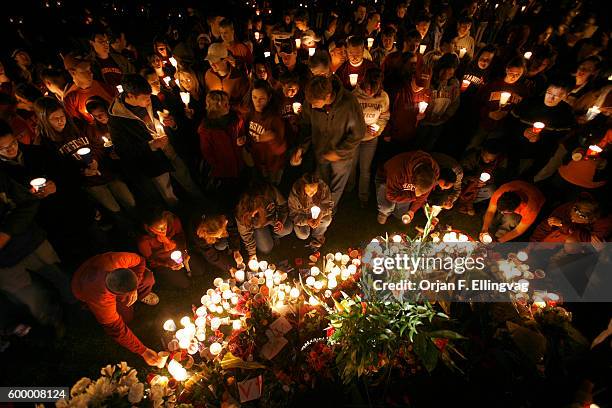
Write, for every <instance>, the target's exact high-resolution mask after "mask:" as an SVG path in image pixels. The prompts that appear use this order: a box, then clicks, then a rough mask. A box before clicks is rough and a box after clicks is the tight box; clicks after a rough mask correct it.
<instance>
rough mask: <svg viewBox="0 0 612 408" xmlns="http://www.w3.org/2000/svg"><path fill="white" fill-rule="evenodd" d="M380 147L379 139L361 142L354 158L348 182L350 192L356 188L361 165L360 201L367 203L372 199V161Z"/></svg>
mask: <svg viewBox="0 0 612 408" xmlns="http://www.w3.org/2000/svg"><path fill="white" fill-rule="evenodd" d="M376 146H378V138H374V139H372V140H368V141H367V142H361V143H360V144H359V147H358V148H357V152H355V157H354V158H353V167H352V169H351V175H350V177H349V180H348V183H347V184H348V186H349V188H348V189H349V190H352V189H353V188H354V187H355V179H356V177H357V165H359V184H358V186H359V201H362V202H367V201H368V199H369V198H370V179H371V176H372V160H374V154H375V153H376Z"/></svg>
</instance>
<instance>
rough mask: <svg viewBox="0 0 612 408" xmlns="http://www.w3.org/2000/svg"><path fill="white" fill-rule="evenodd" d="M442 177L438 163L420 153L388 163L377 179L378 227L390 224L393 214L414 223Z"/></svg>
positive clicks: (407, 155) (409, 153)
mask: <svg viewBox="0 0 612 408" xmlns="http://www.w3.org/2000/svg"><path fill="white" fill-rule="evenodd" d="M439 175H440V168H439V167H438V164H437V163H436V161H435V160H434V159H433V158H432V157H431V156H430V155H429V154H428V153H425V152H423V151H420V150H416V151H412V152H406V153H400V154H398V155H397V156H395V157H393V158H392V159H390V160H388V161H387V162H386V163H385V164H384V165H383V166H382V167H381V168H379V170H378V173H377V175H376V179H377V186H376V192H377V200H378V217H377V220H378V223H379V224H386V223H387V219H388V218H389V216H390V215H391V214H396V216H398V217H401V218H402V221H403V222H404V223H406V224H408V223H410V222H411V221H412V220H413V219H414V215H415V213H416V212H417V211H418V210H419V208H421V207H422V206H423V204H425V202H426V201H427V197H428V196H429V194H430V193H431V191H432V190H433V188H434V187H435V186H436V183H437V181H438V177H439ZM400 214H401V215H400Z"/></svg>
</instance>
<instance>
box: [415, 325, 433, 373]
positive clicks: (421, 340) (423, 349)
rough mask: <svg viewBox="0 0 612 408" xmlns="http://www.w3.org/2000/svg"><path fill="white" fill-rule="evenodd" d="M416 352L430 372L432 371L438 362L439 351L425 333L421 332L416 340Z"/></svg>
mask: <svg viewBox="0 0 612 408" xmlns="http://www.w3.org/2000/svg"><path fill="white" fill-rule="evenodd" d="M414 352H415V353H416V355H417V356H418V357H419V359H420V360H421V362H422V363H423V366H424V367H425V369H426V370H427V371H428V372H432V371H433V370H434V368H436V365H437V364H438V358H439V352H438V349H437V348H436V346H435V345H434V344H433V342H432V341H431V339H429V338H428V337H427V336H426V335H425V334H423V333H419V334H418V335H417V336H416V338H415V341H414Z"/></svg>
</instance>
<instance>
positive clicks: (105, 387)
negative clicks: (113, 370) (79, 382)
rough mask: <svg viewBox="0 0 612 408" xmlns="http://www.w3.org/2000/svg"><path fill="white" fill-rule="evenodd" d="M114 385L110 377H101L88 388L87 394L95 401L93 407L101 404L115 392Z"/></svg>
mask: <svg viewBox="0 0 612 408" xmlns="http://www.w3.org/2000/svg"><path fill="white" fill-rule="evenodd" d="M114 389H115V387H114V385H113V384H112V383H111V381H110V379H109V378H108V377H100V378H98V380H97V381H96V382H95V383H94V384H91V385H90V386H89V387H88V388H87V394H88V395H89V396H91V399H92V400H93V401H94V402H93V403H92V405H96V403H101V402H102V401H104V400H105V399H106V398H108V397H109V396H110V395H111V394H112V393H113V392H114Z"/></svg>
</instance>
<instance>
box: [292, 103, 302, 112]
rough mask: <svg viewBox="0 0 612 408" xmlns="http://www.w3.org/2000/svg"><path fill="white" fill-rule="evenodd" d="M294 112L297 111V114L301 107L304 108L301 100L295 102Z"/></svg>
mask: <svg viewBox="0 0 612 408" xmlns="http://www.w3.org/2000/svg"><path fill="white" fill-rule="evenodd" d="M292 107H293V113H295V114H296V115H297V114H299V113H300V109H301V108H302V104H301V103H299V102H293V105H292Z"/></svg>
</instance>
